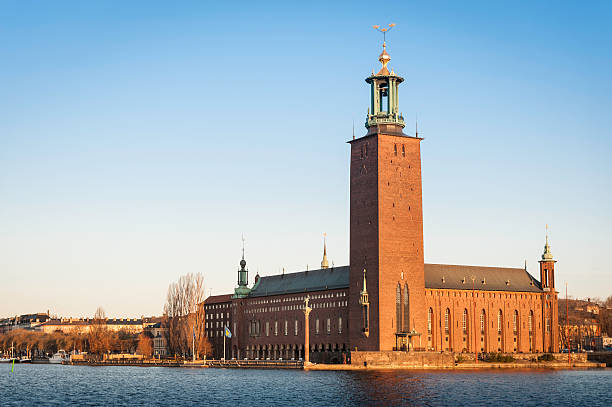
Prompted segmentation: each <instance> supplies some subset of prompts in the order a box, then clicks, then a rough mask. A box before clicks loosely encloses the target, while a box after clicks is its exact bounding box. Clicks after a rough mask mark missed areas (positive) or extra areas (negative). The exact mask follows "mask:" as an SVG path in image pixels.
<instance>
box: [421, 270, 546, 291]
mask: <svg viewBox="0 0 612 407" xmlns="http://www.w3.org/2000/svg"><path fill="white" fill-rule="evenodd" d="M471 276H475V277H476V278H475V288H476V289H477V290H488V291H520V292H542V288H541V287H540V282H539V281H537V280H536V279H535V278H533V277H532V276H531V274H529V273H528V272H527V271H526V270H524V269H522V268H506V267H481V266H458V265H451V264H425V287H426V288H449V289H455V290H469V289H471V288H472V279H471Z"/></svg>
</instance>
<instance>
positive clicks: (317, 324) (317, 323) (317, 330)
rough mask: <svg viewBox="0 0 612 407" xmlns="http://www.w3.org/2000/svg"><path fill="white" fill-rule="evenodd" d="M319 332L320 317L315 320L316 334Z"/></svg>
mask: <svg viewBox="0 0 612 407" xmlns="http://www.w3.org/2000/svg"><path fill="white" fill-rule="evenodd" d="M318 333H319V318H317V319H316V320H315V334H318Z"/></svg>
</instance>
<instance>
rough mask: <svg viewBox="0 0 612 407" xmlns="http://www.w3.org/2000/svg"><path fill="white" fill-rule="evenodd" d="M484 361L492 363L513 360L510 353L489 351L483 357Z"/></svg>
mask: <svg viewBox="0 0 612 407" xmlns="http://www.w3.org/2000/svg"><path fill="white" fill-rule="evenodd" d="M484 360H485V362H493V363H511V362H514V358H513V357H512V356H510V355H504V354H502V353H489V354H488V355H487V356H486V357H485V358H484Z"/></svg>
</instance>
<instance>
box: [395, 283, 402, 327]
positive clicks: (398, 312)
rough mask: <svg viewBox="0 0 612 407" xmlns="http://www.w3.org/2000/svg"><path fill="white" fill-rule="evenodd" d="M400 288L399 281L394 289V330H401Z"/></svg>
mask: <svg viewBox="0 0 612 407" xmlns="http://www.w3.org/2000/svg"><path fill="white" fill-rule="evenodd" d="M401 296H402V290H401V288H400V285H399V283H398V284H397V288H396V289H395V331H396V332H402V298H401Z"/></svg>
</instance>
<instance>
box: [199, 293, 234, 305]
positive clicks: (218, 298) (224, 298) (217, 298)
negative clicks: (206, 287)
mask: <svg viewBox="0 0 612 407" xmlns="http://www.w3.org/2000/svg"><path fill="white" fill-rule="evenodd" d="M224 302H232V294H222V295H211V296H209V297H208V298H207V299H205V300H204V304H205V305H209V304H220V303H224Z"/></svg>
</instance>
